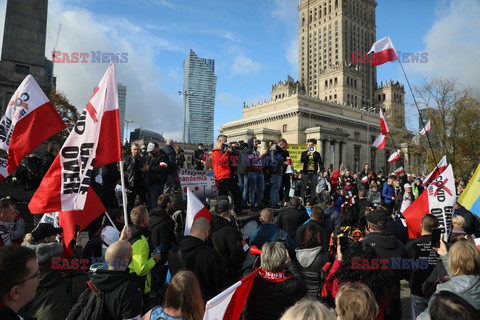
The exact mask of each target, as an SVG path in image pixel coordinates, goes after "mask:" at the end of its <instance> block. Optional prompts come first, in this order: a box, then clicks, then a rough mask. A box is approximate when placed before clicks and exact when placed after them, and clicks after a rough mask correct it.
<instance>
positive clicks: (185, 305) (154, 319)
mask: <svg viewBox="0 0 480 320" xmlns="http://www.w3.org/2000/svg"><path fill="white" fill-rule="evenodd" d="M204 312H205V304H204V302H203V300H202V293H201V291H200V284H199V283H198V280H197V278H196V277H195V275H194V274H193V272H191V271H188V270H181V271H179V272H177V273H176V274H175V276H173V278H172V280H171V282H170V283H169V285H168V287H167V292H166V293H165V303H164V304H163V307H162V306H156V307H154V308H153V309H152V310H150V311H148V312H147V313H146V314H145V315H144V316H143V317H142V320H201V319H202V318H203V313H204Z"/></svg>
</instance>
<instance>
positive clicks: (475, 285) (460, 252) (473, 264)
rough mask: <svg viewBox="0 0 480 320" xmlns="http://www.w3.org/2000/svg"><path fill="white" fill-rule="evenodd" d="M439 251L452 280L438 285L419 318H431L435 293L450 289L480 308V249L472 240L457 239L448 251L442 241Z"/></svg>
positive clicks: (420, 319)
mask: <svg viewBox="0 0 480 320" xmlns="http://www.w3.org/2000/svg"><path fill="white" fill-rule="evenodd" d="M437 253H438V254H439V255H440V256H441V262H439V263H443V264H444V265H445V267H446V269H447V271H448V274H449V276H450V280H448V281H447V282H445V283H442V284H439V285H438V286H437V290H436V292H435V293H434V294H433V296H432V299H430V302H429V303H428V308H427V310H425V311H424V312H422V313H421V314H420V315H419V316H418V317H417V319H419V320H423V319H430V308H431V305H432V301H433V299H434V298H435V295H436V294H437V293H438V292H440V291H449V292H453V293H455V294H457V295H458V296H460V297H461V298H463V299H465V300H466V301H467V302H468V303H469V304H471V305H472V306H473V307H474V308H475V309H477V310H479V309H480V251H479V250H478V249H477V247H475V244H472V243H471V242H470V241H457V242H455V243H454V244H453V245H452V246H451V247H450V251H448V253H447V247H446V245H445V243H444V242H443V241H440V248H439V249H438V251H437Z"/></svg>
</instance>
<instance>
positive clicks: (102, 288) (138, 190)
mask: <svg viewBox="0 0 480 320" xmlns="http://www.w3.org/2000/svg"><path fill="white" fill-rule="evenodd" d="M259 144H260V141H259V140H258V139H257V138H255V137H252V138H251V139H249V140H248V141H247V143H239V144H228V143H227V137H226V136H224V135H220V136H219V137H218V139H217V145H216V146H215V148H214V149H213V150H212V165H213V172H214V176H215V179H216V184H217V188H218V197H217V198H216V199H215V200H216V201H215V205H212V207H211V208H210V205H209V203H207V202H205V203H204V204H205V206H206V207H207V208H208V209H209V210H210V211H211V213H212V216H211V219H207V218H206V217H200V218H197V219H195V220H194V221H193V224H192V225H191V227H190V232H189V234H188V235H184V229H185V220H186V219H185V215H186V213H185V211H184V210H182V208H183V207H184V206H182V202H183V201H184V200H182V199H179V198H178V197H177V196H176V195H175V192H176V191H178V190H179V187H180V186H179V185H178V176H177V173H176V171H177V170H178V168H179V167H180V161H179V158H178V154H179V151H178V150H177V151H176V150H175V149H176V148H175V146H174V144H173V141H170V140H169V141H167V144H166V146H165V147H164V148H160V147H159V145H158V144H156V143H150V144H148V146H147V149H146V151H147V152H148V156H147V157H144V156H143V155H142V153H141V147H140V145H137V144H133V145H132V147H131V155H129V156H127V157H126V158H125V160H124V169H125V177H126V182H127V190H126V191H127V203H126V204H122V203H118V202H114V201H111V192H110V191H106V190H103V192H99V195H100V196H101V198H102V201H103V202H104V204H105V207H106V208H107V214H108V216H107V215H105V216H104V217H100V218H99V219H97V220H96V221H94V222H93V223H92V224H91V225H90V226H89V227H88V228H87V231H88V232H89V241H88V243H87V244H86V245H85V246H83V247H82V246H81V245H80V242H81V241H80V240H81V234H80V233H78V234H77V238H76V240H75V241H73V242H72V243H69V244H62V243H61V242H58V240H59V239H61V238H60V237H59V235H61V233H62V229H61V228H57V227H54V226H53V225H51V224H49V223H45V222H42V223H38V224H37V225H36V226H35V227H34V229H33V230H32V231H31V232H29V233H27V234H25V222H24V221H23V219H22V218H21V215H20V213H19V212H18V210H17V207H16V205H15V199H13V198H9V199H7V198H3V199H1V200H0V240H1V243H0V244H1V247H0V318H1V319H32V318H36V319H39V320H43V319H49V320H50V319H96V318H99V319H155V320H156V319H165V320H168V319H193V320H197V319H198V320H200V319H202V318H203V315H204V312H205V303H206V302H207V301H208V300H210V299H212V298H213V297H215V296H216V295H218V294H219V293H221V292H222V291H223V290H225V289H226V288H228V287H229V286H230V285H232V284H234V283H235V282H237V281H238V280H239V279H241V278H242V277H243V276H246V275H248V274H250V272H252V271H253V270H255V271H256V272H258V274H257V275H256V276H255V278H254V280H253V284H252V287H251V290H250V292H249V294H248V298H247V300H246V304H245V308H244V310H243V314H242V317H243V319H262V320H264V319H266V320H268V319H287V320H293V319H312V320H314V319H335V318H337V319H342V320H346V319H365V320H371V319H402V316H403V318H413V319H415V318H416V319H479V316H478V311H479V310H480V251H479V250H478V249H477V247H476V246H475V243H474V238H475V237H476V236H480V234H479V232H480V222H479V220H478V217H476V216H475V215H473V214H472V213H470V212H469V211H467V210H466V209H465V208H463V207H462V206H460V205H459V204H456V207H455V212H454V215H453V217H452V219H451V221H449V223H451V226H452V229H451V233H450V235H449V237H448V238H445V239H443V240H441V241H440V242H439V245H438V246H437V245H436V244H432V238H433V236H432V233H433V232H434V230H435V229H436V228H438V226H439V221H438V218H437V217H436V216H434V215H432V214H427V215H425V216H424V217H423V218H422V220H421V226H420V228H421V236H420V237H419V238H417V239H409V238H408V230H407V227H406V224H405V223H404V219H403V215H402V213H403V212H404V211H405V210H406V209H407V208H408V207H409V206H410V205H411V204H412V203H413V202H414V201H415V199H416V198H417V197H418V196H420V194H421V193H422V192H424V190H423V187H422V179H421V177H417V176H416V175H415V174H408V175H407V174H403V175H401V176H394V175H384V174H383V173H382V172H378V173H376V172H374V171H373V170H372V168H370V166H369V164H365V166H364V169H363V170H362V171H361V172H358V173H353V174H352V173H351V171H350V170H348V168H343V169H342V170H340V169H338V170H331V169H329V168H327V169H326V168H325V167H324V163H323V161H322V157H321V155H320V153H319V152H318V151H316V150H315V145H316V141H314V140H309V141H308V143H307V145H306V146H305V149H306V150H305V151H304V152H303V153H302V155H301V163H302V164H303V167H302V168H301V170H300V172H298V173H290V172H289V171H288V170H287V169H288V166H289V165H291V161H290V157H289V153H288V151H287V148H288V145H287V143H286V141H285V140H283V139H282V140H279V141H277V143H275V144H273V145H272V146H271V147H270V148H268V149H267V150H264V151H263V152H261V153H260V152H259V150H258V149H259V148H258V146H259ZM177 149H178V148H177ZM57 152H58V150H57ZM204 153H205V150H204V149H203V145H199V146H198V151H197V150H196V152H195V153H194V156H193V159H192V161H193V164H194V166H195V168H196V169H203V168H204V165H205V157H204V156H203V155H204ZM114 169H115V167H109V168H104V167H102V169H101V170H100V172H99V173H98V174H103V175H104V176H106V174H107V172H109V174H111V173H112V170H114ZM114 176H115V174H112V177H114ZM97 183H99V182H98V180H97ZM462 184H463V183H459V184H458V185H459V188H458V192H461V189H462ZM101 186H102V187H103V188H105V187H106V186H109V188H110V185H109V184H105V182H102V183H101ZM98 187H99V186H97V188H98ZM463 187H464V185H463ZM121 205H125V206H126V207H127V211H128V214H129V216H128V218H129V221H128V224H129V226H130V228H125V227H124V224H125V221H124V219H123V214H122V212H123V211H122V208H120V206H121ZM246 209H250V210H251V211H253V212H257V211H260V213H259V218H258V219H259V226H258V228H257V229H256V230H253V231H252V232H251V233H249V234H244V233H242V230H241V228H240V227H239V217H241V216H242V215H243V214H244V213H245V211H246ZM22 241H23V242H22ZM60 241H61V240H60ZM68 246H72V247H73V255H71V256H70V257H65V256H64V249H65V247H68ZM248 248H251V250H250V252H251V253H250V252H249V251H248ZM401 280H407V281H408V282H409V286H410V293H411V295H410V300H411V315H410V314H409V315H405V314H403V315H402V312H403V311H402V310H404V308H402V300H401V298H400V291H401V290H400V289H401V285H400V281H401ZM85 283H86V289H85V290H83V288H85V286H84V284H85ZM403 302H404V301H403Z"/></svg>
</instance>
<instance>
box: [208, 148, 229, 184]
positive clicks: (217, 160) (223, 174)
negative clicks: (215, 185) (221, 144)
mask: <svg viewBox="0 0 480 320" xmlns="http://www.w3.org/2000/svg"><path fill="white" fill-rule="evenodd" d="M229 158H230V154H229V153H228V152H225V153H222V152H221V151H220V149H217V148H215V149H213V150H212V166H213V175H214V176H215V180H217V181H218V180H221V179H228V178H230V177H231V171H230V160H229Z"/></svg>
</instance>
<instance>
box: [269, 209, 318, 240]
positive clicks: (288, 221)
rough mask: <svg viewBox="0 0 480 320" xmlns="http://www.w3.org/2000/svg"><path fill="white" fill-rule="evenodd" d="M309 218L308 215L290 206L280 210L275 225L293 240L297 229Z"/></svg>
mask: <svg viewBox="0 0 480 320" xmlns="http://www.w3.org/2000/svg"><path fill="white" fill-rule="evenodd" d="M309 218H310V217H309V216H308V213H306V212H304V211H302V210H300V209H297V208H295V207H292V206H290V207H287V208H283V209H282V210H280V213H279V214H278V217H277V219H276V220H275V224H276V225H277V226H278V227H279V228H280V229H282V230H285V232H287V233H288V235H289V236H290V237H291V238H292V239H294V240H295V236H296V232H297V229H298V228H299V227H300V226H301V225H302V224H304V223H305V221H307V220H308V219H309Z"/></svg>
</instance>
